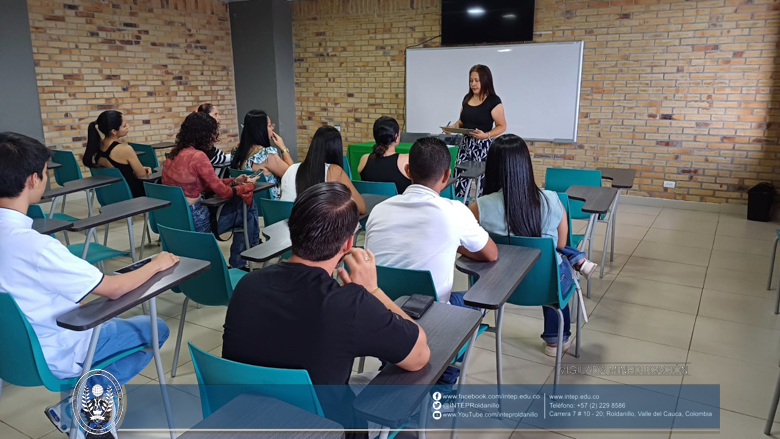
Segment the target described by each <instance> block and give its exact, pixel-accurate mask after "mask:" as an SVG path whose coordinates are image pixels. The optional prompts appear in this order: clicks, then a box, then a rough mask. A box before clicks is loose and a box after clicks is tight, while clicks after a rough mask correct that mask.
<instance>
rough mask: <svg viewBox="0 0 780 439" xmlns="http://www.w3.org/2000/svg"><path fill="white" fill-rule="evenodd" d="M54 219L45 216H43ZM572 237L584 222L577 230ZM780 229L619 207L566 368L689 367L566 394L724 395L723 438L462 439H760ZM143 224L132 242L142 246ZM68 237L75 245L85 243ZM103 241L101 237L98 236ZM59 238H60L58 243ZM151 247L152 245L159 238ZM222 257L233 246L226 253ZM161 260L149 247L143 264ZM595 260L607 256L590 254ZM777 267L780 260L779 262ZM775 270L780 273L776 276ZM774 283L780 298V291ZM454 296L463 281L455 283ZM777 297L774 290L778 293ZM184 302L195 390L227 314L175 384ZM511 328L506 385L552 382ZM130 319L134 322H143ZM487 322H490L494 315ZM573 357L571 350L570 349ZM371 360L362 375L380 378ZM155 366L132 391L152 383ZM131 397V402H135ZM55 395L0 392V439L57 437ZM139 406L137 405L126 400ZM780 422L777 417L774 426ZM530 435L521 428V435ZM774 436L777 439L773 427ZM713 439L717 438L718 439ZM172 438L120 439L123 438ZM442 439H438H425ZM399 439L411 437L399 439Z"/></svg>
mask: <svg viewBox="0 0 780 439" xmlns="http://www.w3.org/2000/svg"><path fill="white" fill-rule="evenodd" d="M46 209H48V207H46ZM67 212H68V213H70V214H72V215H74V216H77V217H84V216H86V203H85V202H84V201H83V200H69V201H68V205H67ZM574 227H575V228H576V229H577V231H582V230H583V229H584V223H582V222H575V226H574ZM779 227H780V225H778V224H776V223H770V224H766V223H755V222H749V221H747V220H746V219H744V217H742V216H737V215H731V214H719V213H711V212H700V211H693V210H678V209H666V208H663V209H662V208H655V207H647V206H636V205H628V204H624V205H622V206H621V209H620V214H619V215H618V228H617V241H616V243H615V251H616V254H615V258H614V259H615V260H614V262H612V263H609V262H608V263H607V266H606V267H605V268H606V270H605V275H604V278H603V279H595V280H594V281H593V282H592V290H591V297H592V298H591V299H588V300H586V306H587V309H588V311H589V313H590V319H591V320H590V323H588V324H586V325H585V329H584V330H583V334H582V337H583V338H582V356H581V357H580V358H579V359H577V358H574V357H573V356H572V355H566V356H565V357H564V361H565V363H567V364H572V365H577V364H585V363H608V364H617V365H622V364H631V363H636V362H650V363H687V364H688V367H689V374H688V375H686V376H684V377H681V376H666V377H647V376H645V377H636V376H589V375H564V376H563V378H562V380H563V383H567V384H579V383H582V384H597V383H604V384H614V383H624V384H632V385H638V386H642V385H648V384H674V385H679V384H720V386H721V388H720V389H721V400H720V402H721V409H720V416H721V430H720V434H718V433H709V434H702V433H691V432H676V431H672V432H663V431H661V432H658V431H655V432H645V433H626V432H622V433H616V434H611V435H609V436H608V435H607V434H604V433H597V432H577V431H561V432H552V431H538V430H537V431H535V432H533V431H528V430H523V429H522V428H521V429H518V430H517V431H515V432H514V433H512V432H511V431H506V432H483V433H469V434H465V433H464V434H460V435H459V437H473V438H477V437H480V438H497V439H498V438H501V439H507V438H509V437H511V438H512V439H519V438H528V437H530V438H565V437H570V438H582V439H585V438H588V439H590V438H601V437H605V436H608V437H631V438H637V439H638V438H659V439H660V438H670V437H671V438H675V439H676V438H680V437H683V436H693V437H696V438H697V439H704V438H709V437H723V438H761V437H765V436H764V435H763V433H762V431H763V423H764V419H765V417H766V414H767V410H768V407H769V402H770V399H771V397H772V391H773V389H774V384H775V380H776V379H777V374H778V372H780V370H779V369H778V360H780V318H778V317H777V316H775V315H774V314H773V313H772V308H773V306H774V300H775V295H774V294H775V293H773V292H772V291H767V290H766V276H767V274H768V270H769V267H768V264H769V259H768V258H769V254H770V252H771V250H772V241H773V240H774V238H775V236H776V235H775V230H776V229H777V228H779ZM140 230H141V225H140V217H139V218H137V219H136V224H135V236H136V241H137V242H140ZM604 231H605V229H604V228H603V227H599V228H597V231H596V233H597V237H596V239H595V249H599V248H600V247H601V246H602V245H603V240H604V238H603V235H604ZM78 235H79V234H75V233H74V234H71V242H79V240H81V241H83V239H84V238H83V235H81V236H78ZM99 236H100V239H101V240H102V236H103V235H102V230H101V233H100V234H99ZM58 237H60V238H61V235H58ZM155 240H156V237H155ZM109 245H110V246H115V247H117V248H125V249H127V248H129V243H128V233H127V227H126V226H125V224H124V223H116V224H113V225H112V227H111V234H110V237H109ZM220 246H221V248H222V249H223V251H224V252H225V254H226V255H227V251H228V247H229V243H220ZM157 251H159V247H157V246H156V245H152V246H148V247H147V249H146V252H147V254H149V253H152V252H157ZM593 258H594V260H600V258H601V252H600V251H594V253H593ZM128 262H129V258H123V259H118V260H113V261H109V262H108V263H107V264H106V269H107V271H113V270H114V269H116V268H118V267H120V266H122V265H125V264H127V263H128ZM778 264H779V265H780V258H779V260H778ZM775 269H776V270H777V267H776V268H775ZM778 281H780V279H776V280H775V282H774V285H773V286H774V287H775V288H776V287H777V282H778ZM455 287H456V289H465V287H466V279H465V276H463V275H461V274H457V275H456V285H455ZM774 291H776V290H774ZM182 300H183V299H182V296H181V295H177V294H174V293H172V292H167V293H164V294H163V295H161V296H160V298H159V300H158V309H159V313H160V315H161V316H162V317H163V319H165V321H166V322H167V323H168V326H169V327H170V328H171V332H172V335H171V339H170V340H169V341H168V342H167V343H166V344H165V346H164V347H163V349H162V357H163V365H164V368H165V371H166V380H168V382H169V383H172V384H194V383H196V380H195V375H194V371H193V367H192V362H191V359H190V355H189V352H188V351H187V349H186V343H187V342H188V341H192V342H193V343H195V344H197V345H198V346H199V347H201V348H202V349H205V350H208V351H211V352H212V353H214V354H217V355H219V354H220V352H221V344H222V331H221V328H222V323H223V322H224V315H225V308H220V307H204V308H201V309H197V308H196V307H195V305H192V304H191V305H190V306H189V307H188V312H187V316H186V318H185V329H184V341H183V349H182V352H181V356H180V359H179V369H178V374H177V376H176V378H174V379H171V378H170V370H171V361H172V359H173V350H174V342H175V331H176V328H177V327H178V324H179V321H180V317H181V306H182ZM507 311H508V312H507V313H506V315H505V323H504V345H503V350H504V354H503V362H504V380H505V382H506V383H523V384H542V383H552V378H553V364H554V359H553V358H550V357H546V356H545V355H544V354H543V352H542V341H541V339H540V338H539V334H540V333H541V330H542V313H541V310H539V309H536V308H519V307H509V309H508V310H507ZM139 313H140V309H139V310H133V311H131V312H129V313H128V315H134V314H139ZM487 318H488V320H492V319H493V316H492V314H488V316H487ZM572 350H573V348H572ZM494 351H495V339H494V338H493V335H492V334H489V333H486V334H483V335H482V336H481V337H480V338H479V340H478V341H477V346H476V348H475V351H474V352H475V354H474V356H473V357H472V363H471V365H470V373H469V376H468V377H467V379H466V382H467V383H474V384H490V383H495V357H494V355H495V354H494ZM376 366H377V364H376V362H375V361H372V360H370V359H369V361H368V362H367V368H368V369H369V370H370V368H371V367H376ZM156 381H157V375H156V373H155V371H154V369H153V367H151V366H150V367H148V368H147V369H146V370H144V371H143V372H142V374H141V375H140V376H138V377H137V378H136V379H135V380H133V382H132V384H146V383H155V382H156ZM172 391H176V392H180V393H177V394H176V398H180V399H187V400H188V401H189V400H192V401H195V402H197V393H196V392H193V391H192V390H191V388H183V389H178V390H177V389H174V390H172ZM131 393H132V392H131ZM55 399H56V396H55V395H53V394H51V393H50V392H48V391H46V390H45V389H41V388H19V387H15V386H10V385H7V384H6V385H4V387H3V393H2V397H0V438H2V439H17V438H40V437H46V438H58V437H64V436H62V435H61V434H58V433H56V432H54V429H53V428H52V426H51V424H49V422H48V421H47V420H46V419H45V418H44V416H43V415H42V409H43V407H44V406H46V405H49V404H51V403H53V402H55ZM129 399H130V400H132V395H130V397H129ZM777 420H778V421H780V416H778V418H777ZM523 425H524V424H520V427H523ZM775 425H776V428H775V435H780V423H776V424H775ZM716 435H717V436H716ZM150 436H154V437H158V436H159V437H161V438H163V437H167V436H166V435H159V434H158V435H149V434H146V433H144V434H139V433H123V434H122V435H121V437H123V438H134V437H138V438H141V437H150ZM439 436H441V437H444V435H441V434H432V435H430V437H439ZM399 437H411V436H410V435H409V434H403V435H402V436H399Z"/></svg>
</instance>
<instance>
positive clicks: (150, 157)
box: [127, 142, 160, 169]
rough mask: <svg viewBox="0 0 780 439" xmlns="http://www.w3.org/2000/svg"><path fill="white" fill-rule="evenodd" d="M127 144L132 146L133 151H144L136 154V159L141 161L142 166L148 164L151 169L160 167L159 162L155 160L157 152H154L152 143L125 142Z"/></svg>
mask: <svg viewBox="0 0 780 439" xmlns="http://www.w3.org/2000/svg"><path fill="white" fill-rule="evenodd" d="M127 144H128V145H130V147H131V148H133V150H134V151H135V152H142V153H144V154H143V155H139V156H138V161H139V162H141V164H142V165H143V166H148V167H150V168H152V169H157V168H159V167H160V162H159V161H158V160H157V154H156V153H155V152H154V148H152V145H147V144H145V143H133V142H127Z"/></svg>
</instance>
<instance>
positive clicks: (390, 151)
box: [358, 116, 412, 194]
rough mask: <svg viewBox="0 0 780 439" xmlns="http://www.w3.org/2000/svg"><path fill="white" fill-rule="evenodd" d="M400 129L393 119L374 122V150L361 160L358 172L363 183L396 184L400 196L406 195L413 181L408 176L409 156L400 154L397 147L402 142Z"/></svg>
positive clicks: (385, 118) (385, 117) (386, 117)
mask: <svg viewBox="0 0 780 439" xmlns="http://www.w3.org/2000/svg"><path fill="white" fill-rule="evenodd" d="M400 131H401V130H400V127H399V126H398V122H397V121H396V120H395V119H393V118H392V117H388V116H382V117H380V118H379V119H377V120H376V121H375V122H374V142H376V143H375V144H374V148H373V150H372V151H371V154H366V155H364V156H363V157H361V158H360V164H359V165H358V172H359V173H360V179H361V180H363V181H379V182H386V183H395V187H396V189H397V190H398V193H399V194H402V193H404V191H405V190H406V188H407V187H409V185H410V184H412V180H411V179H409V176H408V175H406V171H405V170H404V169H405V168H406V165H408V164H409V154H398V153H397V152H395V147H396V146H398V143H399V142H400V141H401V136H400Z"/></svg>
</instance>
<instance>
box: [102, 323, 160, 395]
mask: <svg viewBox="0 0 780 439" xmlns="http://www.w3.org/2000/svg"><path fill="white" fill-rule="evenodd" d="M157 334H158V339H159V342H160V347H162V345H163V343H165V340H168V336H169V335H170V331H169V330H168V325H166V324H165V322H164V321H163V319H161V318H159V317H158V318H157ZM151 344H152V322H151V321H150V320H149V316H134V317H130V318H129V319H120V318H113V319H111V320H109V321H107V322H106V323H103V327H102V328H101V330H100V335H99V336H98V340H97V346H96V347H95V360H94V361H93V364H96V363H99V362H100V361H103V360H105V359H106V358H108V357H110V356H112V355H115V354H117V353H119V352H122V351H126V350H128V349H132V348H135V347H138V346H142V345H151ZM151 360H152V353H151V352H144V351H139V352H136V353H134V354H131V355H128V356H127V357H125V358H122V359H121V360H119V361H117V362H115V363H112V364H110V365H108V366H106V368H105V369H104V370H105V371H107V372H109V373H110V374H111V375H113V376H114V378H116V379H117V381H119V383H120V384H122V385H124V384H125V383H127V382H128V381H130V380H131V379H133V377H135V376H136V375H138V373H139V372H141V371H142V370H144V368H145V367H146V365H147V364H149V361H151Z"/></svg>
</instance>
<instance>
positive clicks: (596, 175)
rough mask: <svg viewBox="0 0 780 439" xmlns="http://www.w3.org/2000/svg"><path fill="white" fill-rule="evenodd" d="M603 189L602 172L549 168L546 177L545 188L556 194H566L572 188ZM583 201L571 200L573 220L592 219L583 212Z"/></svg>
mask: <svg viewBox="0 0 780 439" xmlns="http://www.w3.org/2000/svg"><path fill="white" fill-rule="evenodd" d="M575 185H576V186H597V187H601V171H596V170H590V169H563V168H547V171H546V173H545V177H544V188H545V189H547V190H550V191H555V192H564V193H565V192H566V191H567V190H568V189H569V187H571V186H575ZM583 204H585V203H583V202H582V201H577V200H570V201H569V206H570V207H571V208H570V209H569V210H570V215H571V217H572V219H584V220H587V219H589V218H590V214H589V213H585V212H583V211H582V205H583Z"/></svg>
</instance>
